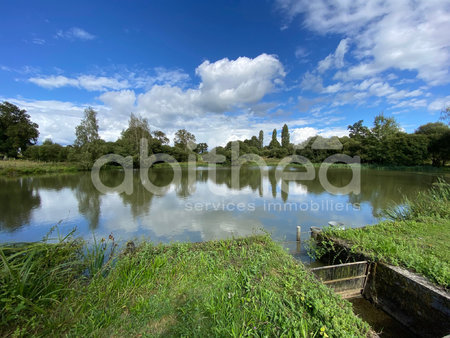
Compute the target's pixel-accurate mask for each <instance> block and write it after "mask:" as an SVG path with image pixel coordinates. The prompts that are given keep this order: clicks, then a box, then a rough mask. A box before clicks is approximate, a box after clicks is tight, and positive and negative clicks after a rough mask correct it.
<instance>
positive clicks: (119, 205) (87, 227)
mask: <svg viewBox="0 0 450 338" xmlns="http://www.w3.org/2000/svg"><path fill="white" fill-rule="evenodd" d="M290 170H291V171H299V172H300V171H301V169H299V168H297V169H296V168H291V169H290ZM317 171H318V170H317V169H316V175H315V178H314V179H312V180H293V181H289V182H288V183H286V184H285V187H284V188H283V189H282V184H281V179H279V178H277V175H276V168H274V167H267V168H264V169H263V170H262V171H261V170H259V169H258V168H256V167H243V168H241V169H240V171H239V170H238V171H237V176H238V183H237V184H236V183H235V182H234V181H233V174H236V173H233V172H232V169H230V168H218V169H216V170H213V169H211V168H197V169H192V170H191V172H190V173H189V170H188V169H186V168H185V169H182V171H181V175H180V177H179V179H178V180H174V172H173V171H172V169H170V168H159V169H150V170H149V171H148V177H149V179H150V181H151V182H153V183H154V184H155V185H157V186H161V187H164V189H159V191H158V192H156V193H155V192H150V191H148V190H147V189H146V187H145V186H144V185H143V184H142V181H141V178H140V175H139V172H138V171H134V172H133V173H131V176H130V178H131V180H130V184H131V185H132V193H131V194H127V193H126V192H119V190H118V189H116V190H115V189H111V190H110V191H108V192H100V191H99V190H97V189H96V188H95V187H94V185H93V183H92V180H91V174H90V173H89V172H83V173H77V174H67V175H50V176H35V177H22V178H16V179H13V178H8V179H7V178H2V179H0V242H26V241H37V240H40V239H42V238H43V237H44V236H45V235H46V234H47V233H48V231H49V230H50V229H51V228H52V227H53V226H54V225H56V224H59V225H58V230H59V232H60V233H61V234H65V233H68V232H69V231H70V230H71V229H74V228H75V227H76V229H77V232H76V233H77V234H78V235H80V236H83V237H85V238H86V239H92V234H93V233H94V234H95V237H96V238H97V239H98V238H102V237H108V236H109V234H111V233H112V234H113V236H114V237H115V238H116V240H119V241H126V240H129V239H142V238H145V239H147V240H152V241H154V242H170V241H206V240H212V239H223V238H229V237H233V236H235V237H238V236H246V235H250V234H253V233H257V232H260V231H261V230H265V231H268V232H269V233H271V234H272V236H273V238H274V239H276V240H279V241H284V242H287V243H286V244H285V245H286V246H287V247H288V248H290V249H291V250H292V251H293V253H294V254H296V255H298V256H299V257H300V258H303V259H305V257H306V255H305V252H304V250H302V251H300V252H295V251H296V247H294V245H293V244H292V242H291V241H295V237H296V227H297V225H301V227H302V231H304V232H305V233H302V240H305V239H307V238H308V237H309V234H308V233H307V232H308V231H309V228H310V227H311V226H318V227H322V226H325V225H327V223H328V222H329V221H335V222H341V223H343V224H344V226H348V227H359V226H363V225H366V224H373V223H376V222H378V221H379V219H380V217H382V214H381V211H382V210H383V208H386V207H388V206H391V205H397V204H399V203H401V201H402V199H403V196H407V197H409V198H414V196H415V195H416V194H417V193H418V192H419V191H423V190H426V189H427V188H429V187H430V186H431V184H432V183H433V182H435V181H436V180H437V178H438V176H443V175H447V176H448V174H437V173H429V172H408V171H388V170H373V169H361V180H360V193H359V194H355V193H353V192H349V193H346V194H341V195H336V194H333V193H330V192H328V191H327V190H326V189H324V188H323V186H322V184H321V182H320V181H319V178H318V174H317ZM124 176H125V174H124V172H123V171H119V170H105V171H101V172H100V178H101V181H102V182H103V183H104V184H105V185H106V186H109V187H116V186H119V185H120V183H121V182H122V181H123V179H124ZM327 178H328V181H329V182H330V183H331V184H332V185H334V186H338V187H339V186H345V185H346V184H347V183H348V182H350V180H351V179H352V171H351V170H350V169H344V168H343V169H341V168H330V169H329V170H328V174H327ZM447 178H448V177H447Z"/></svg>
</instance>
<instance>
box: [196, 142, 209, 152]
mask: <svg viewBox="0 0 450 338" xmlns="http://www.w3.org/2000/svg"><path fill="white" fill-rule="evenodd" d="M207 151H208V145H207V144H206V143H199V144H197V148H195V152H196V153H197V154H204V153H206V152H207Z"/></svg>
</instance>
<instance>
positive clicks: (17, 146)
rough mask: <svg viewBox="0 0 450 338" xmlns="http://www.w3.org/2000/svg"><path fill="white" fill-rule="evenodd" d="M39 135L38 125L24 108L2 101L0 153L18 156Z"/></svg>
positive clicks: (0, 105) (33, 142) (0, 104)
mask: <svg viewBox="0 0 450 338" xmlns="http://www.w3.org/2000/svg"><path fill="white" fill-rule="evenodd" d="M38 136H39V132H38V125H37V124H36V123H34V122H32V121H31V120H30V115H28V114H27V112H26V111H25V110H23V109H20V108H19V107H17V106H15V105H13V104H12V103H9V102H3V103H0V155H4V156H10V157H17V155H18V154H19V153H20V152H24V151H25V150H26V149H27V148H28V147H29V146H30V145H33V144H35V143H36V141H37V138H38Z"/></svg>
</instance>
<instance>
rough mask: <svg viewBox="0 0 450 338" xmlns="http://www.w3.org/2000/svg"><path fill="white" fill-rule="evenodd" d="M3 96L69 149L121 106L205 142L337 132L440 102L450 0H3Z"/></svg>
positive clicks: (429, 116) (413, 122) (119, 117)
mask: <svg viewBox="0 0 450 338" xmlns="http://www.w3.org/2000/svg"><path fill="white" fill-rule="evenodd" d="M0 11H1V13H2V14H3V15H2V20H1V21H0V33H1V34H0V39H1V44H2V46H3V49H2V53H1V54H0V78H1V81H0V100H8V101H10V102H12V103H15V104H17V105H18V106H20V107H21V108H24V109H26V110H27V111H28V112H29V113H30V115H31V118H32V120H33V121H35V122H37V123H38V124H39V126H40V128H39V129H40V141H43V140H44V139H45V138H52V139H53V140H54V141H56V142H60V143H63V144H70V143H72V142H73V140H74V137H75V136H74V129H75V126H76V125H77V124H78V123H79V121H80V119H81V118H82V116H83V109H84V108H86V107H87V106H92V107H94V108H95V109H96V110H98V112H99V115H98V117H99V120H100V132H101V136H102V137H103V138H104V139H106V140H112V141H113V140H115V139H117V137H118V136H119V135H120V131H121V130H122V129H124V128H126V126H127V120H128V117H129V114H130V113H131V112H133V113H136V114H140V115H142V116H143V117H147V118H148V119H149V122H150V126H151V128H152V129H159V130H163V131H165V132H166V133H167V134H168V136H169V137H173V134H174V132H175V131H176V130H177V129H180V128H186V129H188V130H189V131H191V132H193V133H194V134H195V135H196V136H197V140H198V141H199V142H207V143H208V144H209V145H210V146H215V145H219V144H224V143H225V142H227V141H229V140H234V139H243V138H249V137H251V136H252V135H257V133H258V131H259V130H260V129H262V130H264V131H265V133H266V141H267V142H266V143H268V140H269V133H271V131H272V130H273V129H274V128H277V129H278V130H280V129H281V127H282V125H283V124H284V123H287V124H288V126H289V128H290V131H291V140H292V141H294V142H295V143H297V142H301V141H302V140H304V139H306V138H307V137H309V136H312V135H314V134H320V135H323V136H331V135H338V136H341V135H345V134H346V133H347V125H348V124H352V123H354V122H356V121H358V120H360V119H363V120H364V121H365V123H366V124H367V125H371V124H372V121H373V118H374V116H375V115H377V114H379V113H381V112H384V114H385V115H387V116H395V118H396V119H397V120H398V122H399V123H400V125H401V127H402V128H404V129H405V130H406V131H408V132H411V131H414V129H415V128H417V127H418V126H419V125H421V124H423V123H426V122H430V121H436V120H438V118H439V112H440V111H441V110H442V109H443V108H444V107H445V106H448V105H450V85H449V83H450V76H449V69H450V34H448V32H450V1H448V0H447V1H434V0H427V1H406V0H398V1H390V2H385V1H370V0H369V1H367V0H366V1H359V0H357V1H344V0H340V1H334V2H331V1H325V0H316V1H314V2H312V1H306V0H275V1H241V2H239V1H189V2H188V1H171V0H167V1H127V2H125V1H92V0H91V1H76V2H75V1H21V0H15V1H9V0H6V1H2V2H1V3H0Z"/></svg>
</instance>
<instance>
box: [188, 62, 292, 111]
mask: <svg viewBox="0 0 450 338" xmlns="http://www.w3.org/2000/svg"><path fill="white" fill-rule="evenodd" d="M195 72H196V74H197V75H198V76H200V78H201V84H200V86H199V89H198V92H197V95H198V97H197V102H198V103H199V104H200V105H202V106H203V107H204V108H205V109H206V110H208V111H214V112H223V111H226V110H228V109H230V108H231V107H233V106H240V105H242V104H247V103H254V102H257V101H259V100H261V99H262V98H263V96H265V95H266V94H268V93H270V92H271V91H272V90H273V89H274V87H275V86H276V85H279V84H281V83H282V79H283V78H284V76H285V72H284V69H283V65H282V64H281V62H280V61H278V59H277V58H276V57H275V56H273V55H267V54H261V55H259V56H257V57H256V58H254V59H250V58H247V57H239V58H237V59H236V60H231V61H230V60H228V59H227V58H225V59H222V60H219V61H216V62H214V63H210V62H209V61H205V62H203V63H202V64H201V65H200V66H198V67H197V69H196V71H195Z"/></svg>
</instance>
